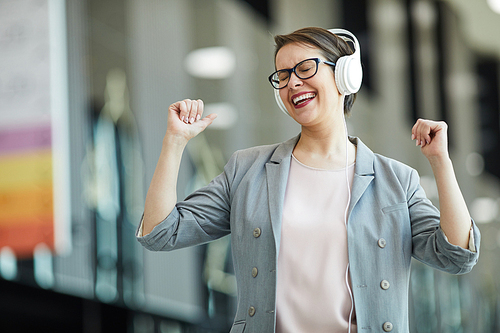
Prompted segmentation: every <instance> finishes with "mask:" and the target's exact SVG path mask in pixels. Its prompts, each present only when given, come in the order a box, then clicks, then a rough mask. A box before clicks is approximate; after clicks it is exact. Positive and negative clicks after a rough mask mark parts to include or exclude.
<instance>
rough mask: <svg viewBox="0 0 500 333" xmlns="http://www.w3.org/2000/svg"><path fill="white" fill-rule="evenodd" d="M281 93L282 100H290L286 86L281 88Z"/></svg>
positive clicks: (284, 101)
mask: <svg viewBox="0 0 500 333" xmlns="http://www.w3.org/2000/svg"><path fill="white" fill-rule="evenodd" d="M279 93H280V97H281V100H282V101H283V103H286V102H288V100H287V99H288V94H287V91H286V88H284V89H281V90H280V91H279Z"/></svg>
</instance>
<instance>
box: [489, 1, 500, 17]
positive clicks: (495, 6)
mask: <svg viewBox="0 0 500 333" xmlns="http://www.w3.org/2000/svg"><path fill="white" fill-rule="evenodd" d="M487 2H488V5H489V6H490V8H491V10H492V11H494V12H495V13H497V14H500V0H487Z"/></svg>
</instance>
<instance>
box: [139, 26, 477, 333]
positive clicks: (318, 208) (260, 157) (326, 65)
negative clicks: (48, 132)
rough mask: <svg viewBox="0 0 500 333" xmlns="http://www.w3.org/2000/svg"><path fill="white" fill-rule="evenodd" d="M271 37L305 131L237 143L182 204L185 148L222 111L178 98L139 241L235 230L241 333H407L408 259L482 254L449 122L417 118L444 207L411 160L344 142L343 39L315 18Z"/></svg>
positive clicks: (464, 268)
mask: <svg viewBox="0 0 500 333" xmlns="http://www.w3.org/2000/svg"><path fill="white" fill-rule="evenodd" d="M275 41H276V54H275V64H276V68H277V69H278V71H277V72H275V73H273V75H271V77H270V81H271V84H272V85H273V87H274V88H275V89H276V90H277V91H278V93H279V97H280V100H281V101H282V102H283V104H284V107H285V108H286V112H287V113H288V114H289V115H290V116H291V117H292V118H293V119H294V120H295V121H296V122H297V123H299V124H300V125H301V133H300V135H299V136H297V137H295V138H292V139H290V140H288V141H286V142H284V143H281V144H276V145H270V146H262V147H255V148H251V149H246V150H242V151H237V152H236V153H234V154H233V156H232V157H231V159H230V160H229V162H228V163H227V165H226V166H225V168H224V172H223V173H222V174H221V175H219V176H217V177H216V178H215V179H214V180H213V181H212V182H211V183H210V184H209V185H208V186H206V187H204V188H202V189H200V190H198V191H196V192H194V193H193V194H192V195H190V196H188V197H187V198H186V199H185V200H184V201H180V202H177V198H176V182H177V173H178V169H179V164H180V160H181V155H182V152H183V149H184V147H185V145H186V144H187V142H188V141H189V139H191V138H192V137H194V136H196V135H197V134H198V133H200V132H201V131H203V130H204V129H205V128H206V127H207V126H208V125H210V123H211V122H212V121H213V120H214V119H215V117H216V116H215V115H213V114H212V115H209V116H207V117H205V118H203V119H201V115H202V112H203V102H202V101H200V100H197V101H193V100H184V101H179V102H176V103H174V104H172V105H171V106H170V107H169V110H168V123H167V131H166V134H165V137H164V140H163V147H162V151H161V154H160V158H159V161H158V165H157V168H156V171H155V174H154V176H153V179H152V182H151V185H150V188H149V191H148V194H147V197H146V205H145V211H144V217H143V221H142V223H141V225H140V226H139V229H138V239H139V241H140V242H141V243H142V244H143V245H144V246H145V247H146V248H148V249H150V250H172V249H177V248H182V247H186V246H192V245H195V244H200V243H205V242H208V241H211V240H214V239H216V238H218V237H221V236H224V235H226V234H229V233H231V241H232V252H233V257H234V267H235V274H236V279H237V282H238V309H237V313H236V316H235V320H234V324H233V327H232V329H231V332H232V333H235V332H256V333H263V332H275V331H276V332H349V331H350V332H356V331H358V332H380V331H385V332H389V331H392V330H394V331H396V332H407V331H408V281H409V275H410V259H411V257H412V256H413V257H414V258H416V259H418V260H420V261H423V262H425V263H427V264H429V265H430V266H432V267H435V268H438V269H441V270H444V271H447V272H450V273H455V274H462V273H466V272H468V271H470V269H471V268H472V267H473V266H474V264H475V263H476V261H477V258H478V249H479V231H478V229H477V228H476V226H475V225H474V223H473V222H472V221H471V218H470V216H469V213H468V210H467V207H466V205H465V202H464V199H463V197H462V194H461V192H460V189H459V187H458V183H457V181H456V178H455V174H454V171H453V166H452V163H451V161H450V159H449V156H448V151H447V126H446V124H445V123H443V122H434V121H429V120H419V121H418V122H417V123H416V124H415V126H414V127H413V128H412V139H415V140H416V144H417V145H419V146H421V151H422V153H423V154H424V155H425V156H426V157H427V158H428V160H429V162H430V164H431V167H432V170H433V172H434V176H435V178H436V183H437V187H438V192H439V200H440V206H441V212H439V211H438V210H437V209H436V208H435V207H434V206H433V205H432V204H431V203H430V201H429V200H428V199H427V198H426V197H425V193H424V191H423V190H422V188H421V187H420V185H419V178H418V175H417V172H416V171H415V170H413V169H411V168H410V167H408V166H406V165H404V164H402V163H399V162H397V161H394V160H392V159H389V158H386V157H383V156H380V155H377V154H374V153H372V152H371V151H370V150H369V149H368V148H367V147H366V146H365V145H364V144H363V143H362V142H361V140H359V139H358V138H352V137H350V138H349V140H348V139H347V130H346V127H345V123H344V114H345V113H348V112H349V111H350V108H351V106H352V103H353V101H354V96H353V95H348V93H345V92H343V93H341V92H339V89H338V87H337V84H336V81H335V76H336V75H337V76H339V74H338V73H337V72H334V70H335V67H336V66H338V63H340V62H341V60H342V59H341V60H339V58H340V57H343V56H348V55H350V54H352V51H351V50H350V48H349V45H348V44H347V43H346V41H345V40H344V39H342V38H340V37H338V36H336V35H334V34H332V33H330V32H329V31H328V30H324V29H320V28H304V29H300V30H297V31H295V32H293V33H291V34H289V35H279V36H276V37H275Z"/></svg>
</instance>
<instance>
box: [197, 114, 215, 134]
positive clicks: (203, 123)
mask: <svg viewBox="0 0 500 333" xmlns="http://www.w3.org/2000/svg"><path fill="white" fill-rule="evenodd" d="M215 118H217V114H216V113H211V114H209V115H208V116H206V117H205V118H203V119H200V120H199V121H198V122H197V123H198V124H199V125H200V126H201V128H202V129H201V130H202V131H204V130H205V129H206V128H207V127H208V126H209V125H210V124H211V123H212V122H213V121H214V120H215Z"/></svg>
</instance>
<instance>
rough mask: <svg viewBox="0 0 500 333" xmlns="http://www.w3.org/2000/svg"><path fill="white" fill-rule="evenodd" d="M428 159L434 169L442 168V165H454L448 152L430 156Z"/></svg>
mask: <svg viewBox="0 0 500 333" xmlns="http://www.w3.org/2000/svg"><path fill="white" fill-rule="evenodd" d="M427 160H428V161H429V163H430V165H431V167H432V169H441V168H442V167H445V166H451V165H452V162H451V159H450V157H449V156H448V155H447V154H446V155H436V156H428V157H427Z"/></svg>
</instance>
